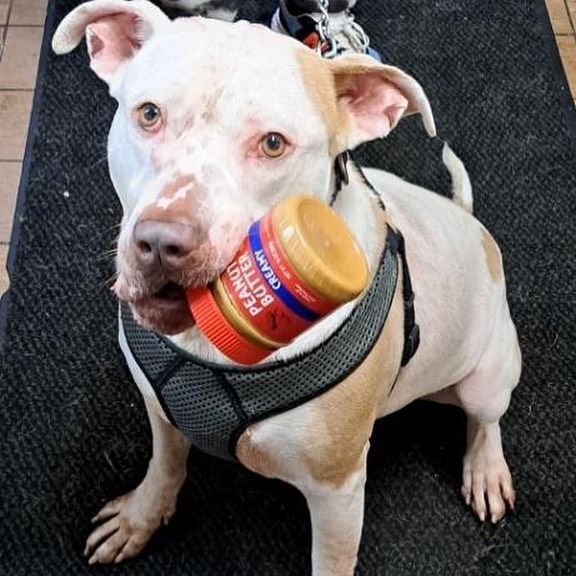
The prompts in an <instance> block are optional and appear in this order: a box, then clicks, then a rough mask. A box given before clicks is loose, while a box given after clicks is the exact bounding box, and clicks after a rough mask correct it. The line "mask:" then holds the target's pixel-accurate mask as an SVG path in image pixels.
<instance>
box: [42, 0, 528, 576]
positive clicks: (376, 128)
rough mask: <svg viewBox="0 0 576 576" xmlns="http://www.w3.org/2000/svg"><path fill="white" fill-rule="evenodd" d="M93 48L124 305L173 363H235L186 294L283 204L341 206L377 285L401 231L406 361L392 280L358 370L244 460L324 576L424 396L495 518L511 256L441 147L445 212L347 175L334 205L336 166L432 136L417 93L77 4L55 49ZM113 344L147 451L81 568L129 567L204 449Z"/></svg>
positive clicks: (510, 359) (211, 26) (270, 430)
mask: <svg viewBox="0 0 576 576" xmlns="http://www.w3.org/2000/svg"><path fill="white" fill-rule="evenodd" d="M84 35H85V37H86V41H87V47H88V52H89V55H90V66H91V68H92V70H93V71H94V72H95V73H96V74H97V75H98V76H99V77H100V78H101V79H102V80H104V81H105V82H106V83H107V84H108V87H109V90H110V94H111V95H112V97H114V98H115V99H116V100H117V102H118V109H117V112H116V114H115V117H114V120H113V123H112V127H111V129H110V134H109V140H108V161H109V165H110V174H111V178H112V181H113V184H114V187H115V189H116V191H117V193H118V195H119V197H120V200H121V203H122V207H123V211H124V215H123V219H122V226H121V233H120V237H119V240H118V254H117V271H118V277H117V280H116V283H115V285H114V288H113V290H114V292H115V293H116V295H117V296H118V298H119V299H120V300H121V301H123V302H125V303H128V304H129V308H130V309H131V311H132V314H133V316H134V318H135V319H136V321H137V322H138V323H139V324H141V325H143V326H146V327H147V328H151V329H152V330H154V331H156V332H159V333H162V334H165V335H168V337H169V341H170V345H171V347H172V348H174V349H180V350H184V351H186V352H187V353H189V354H190V355H192V356H193V357H194V358H198V359H199V361H200V362H208V363H210V365H212V366H222V367H226V366H227V365H229V364H230V363H229V361H228V360H227V359H226V358H225V357H223V356H222V355H221V354H220V353H219V352H218V351H217V350H216V349H215V348H213V347H212V345H211V344H210V343H209V342H207V341H206V340H205V339H204V338H203V336H202V334H201V333H200V332H199V331H198V330H197V328H196V327H195V326H194V322H193V319H192V318H191V316H190V314H189V313H188V310H187V307H186V303H185V299H184V289H185V288H187V287H195V286H199V285H206V284H207V283H209V282H210V281H212V280H214V279H215V278H216V277H217V276H218V275H219V274H220V273H221V272H222V271H223V269H224V268H225V267H226V266H227V264H228V263H229V262H230V260H231V259H232V257H233V256H234V254H235V251H236V250H237V248H238V247H239V245H240V243H241V241H242V239H243V238H244V236H245V234H246V232H247V229H248V227H249V225H250V224H251V223H252V222H254V221H255V220H257V219H258V218H260V217H261V216H262V215H263V214H265V213H266V212H268V211H269V210H270V208H271V207H272V206H274V205H275V204H276V203H277V202H278V201H279V200H280V199H281V198H284V197H285V196H287V195H290V194H293V193H296V192H299V193H300V192H306V193H308V194H311V195H313V196H315V197H317V198H319V199H321V200H322V201H324V202H326V203H328V202H330V199H331V198H332V197H333V196H334V195H335V199H334V202H333V208H334V209H335V210H336V211H337V212H338V213H339V214H340V216H341V217H342V218H343V219H344V220H345V222H346V223H347V225H348V226H349V228H350V230H351V231H352V232H353V234H354V235H355V237H356V239H357V241H358V244H359V246H360V247H361V249H362V250H363V252H364V254H365V256H366V259H367V261H368V263H369V266H370V269H371V271H372V274H373V275H374V274H375V273H376V271H377V269H378V267H379V261H380V259H381V254H382V251H383V249H384V246H385V244H386V242H387V238H388V236H387V233H386V231H387V230H390V229H394V230H398V231H400V232H401V233H402V234H403V237H404V239H405V247H406V248H405V254H406V256H405V260H406V264H407V265H408V269H409V272H410V275H411V281H412V286H413V289H414V292H415V294H416V300H415V310H416V317H417V322H418V324H419V326H420V329H421V344H420V347H419V349H418V351H417V352H416V354H415V355H414V357H413V358H412V359H411V360H410V362H408V364H406V365H405V366H402V367H401V358H402V354H403V346H404V325H405V324H404V320H405V318H404V315H405V309H406V306H405V302H404V299H403V285H404V286H405V285H406V282H407V277H406V275H405V273H403V271H402V269H401V268H399V270H400V272H399V277H398V281H397V283H396V287H395V289H394V292H393V294H392V298H391V305H390V309H389V312H388V316H387V319H386V322H385V325H384V328H383V329H382V331H381V333H380V334H379V335H378V338H377V341H376V342H375V343H374V345H373V347H372V348H371V349H370V351H369V353H368V354H367V356H366V358H365V359H364V360H363V361H362V362H361V364H360V365H359V366H358V367H356V368H355V369H354V370H353V371H352V372H351V373H350V374H348V375H346V376H345V377H344V378H343V379H342V381H341V382H339V383H338V384H336V385H334V386H333V387H331V388H330V389H329V390H326V391H325V392H324V393H322V394H319V395H317V396H316V397H314V398H313V399H312V400H309V401H306V402H304V403H302V404H300V405H298V406H297V407H294V408H290V409H288V410H286V411H284V412H282V413H279V414H276V415H273V416H270V417H268V418H265V419H263V420H261V421H259V422H255V423H252V424H250V425H249V426H247V427H246V428H245V429H244V430H243V432H242V434H241V435H240V436H239V437H238V438H237V441H236V442H235V444H234V445H233V449H234V456H235V457H236V458H237V459H238V460H239V461H240V462H241V463H242V464H243V465H245V466H246V467H247V468H249V469H250V470H252V471H255V472H257V473H260V474H262V475H264V476H266V477H270V478H279V479H282V480H284V481H286V482H289V483H290V484H292V485H293V486H295V487H296V488H298V489H299V490H300V491H301V492H302V493H303V494H304V496H305V498H306V501H307V504H308V507H309V511H310V516H311V522H312V532H313V539H312V540H313V541H312V573H313V574H314V576H335V575H342V576H343V575H350V574H353V572H354V567H355V564H356V558H357V551H358V546H359V542H360V536H361V530H362V521H363V509H364V483H365V478H366V456H367V453H368V447H369V439H370V435H371V432H372V428H373V424H374V421H375V420H376V419H377V418H381V417H383V416H385V415H387V414H390V413H392V412H395V411H397V410H399V409H401V408H402V407H403V406H406V405H407V404H409V403H410V402H412V401H413V400H415V399H417V398H425V399H429V400H434V401H438V402H443V403H449V404H454V405H456V406H459V407H461V408H462V409H463V410H464V411H465V412H466V414H467V418H468V430H467V435H468V439H467V450H466V454H465V456H464V466H463V479H462V495H463V498H464V500H465V502H466V504H468V505H470V506H471V507H472V509H473V511H474V512H475V513H476V515H477V516H478V517H479V519H480V520H481V521H484V520H486V519H490V520H491V521H492V522H497V521H499V520H500V519H501V518H502V517H503V516H504V514H505V512H506V509H507V508H513V507H514V501H515V493H514V489H513V485H512V479H511V475H510V472H509V469H508V465H507V463H506V460H505V458H504V454H503V450H502V443H501V437H500V425H499V420H500V418H501V417H502V415H503V414H504V412H505V411H506V409H507V407H508V404H509V401H510V396H511V392H512V390H513V388H514V387H515V386H516V384H517V382H518V380H519V376H520V371H521V354H520V349H519V346H518V341H517V335H516V329H515V327H514V324H513V323H512V320H511V318H510V313H509V309H508V304H507V301H506V288H505V280H504V275H503V270H502V259H501V255H500V252H499V249H498V246H497V245H496V243H495V241H494V239H493V238H492V236H491V235H490V234H489V232H488V231H487V230H486V228H484V226H483V225H482V224H481V223H480V222H479V221H478V220H476V219H475V218H474V217H473V216H472V215H471V213H470V212H471V208H472V196H471V190H470V184H469V180H468V178H467V175H466V172H465V170H464V168H463V166H462V164H461V163H460V161H459V160H458V159H457V158H456V156H455V155H454V154H453V153H452V152H451V151H450V150H449V149H446V150H445V153H444V160H445V163H446V165H447V166H448V168H449V170H450V172H451V174H452V177H453V180H454V198H453V200H452V201H451V200H448V199H446V198H444V197H442V196H440V195H438V194H435V193H432V192H430V191H427V190H425V189H423V188H420V187H417V186H415V185H412V184H410V183H407V182H405V181H403V180H401V179H399V178H397V177H396V176H394V175H392V174H389V173H386V172H383V171H379V170H373V169H370V170H365V172H364V174H362V173H361V172H360V170H358V169H356V168H354V167H352V168H350V170H349V174H348V181H347V182H346V181H344V182H343V183H342V185H341V189H340V190H339V192H338V193H337V194H335V188H336V184H337V183H336V175H335V172H334V169H333V166H334V161H335V158H337V157H338V155H339V154H341V153H342V152H344V151H346V150H350V149H353V148H354V147H355V146H357V145H358V144H360V143H362V142H366V141H369V140H372V139H376V138H382V137H384V136H386V135H387V134H388V133H389V132H390V131H391V130H392V129H393V128H394V127H395V126H396V125H397V124H398V122H399V121H400V119H401V118H402V117H403V116H406V115H408V114H415V113H418V114H420V115H421V117H422V120H423V123H424V126H425V128H426V129H427V131H428V133H429V134H430V135H434V133H435V127H434V120H433V117H432V113H431V110H430V105H429V103H428V100H427V98H426V96H425V94H424V92H423V90H422V88H421V86H420V85H419V84H418V83H417V82H416V81H415V80H414V79H412V78H411V77H410V76H408V75H407V74H405V73H403V72H402V71H400V70H399V69H397V68H395V67H391V66H385V65H382V64H379V63H377V62H375V61H373V60H371V59H370V58H367V57H365V56H359V55H353V56H341V57H339V58H336V59H334V60H330V61H328V60H324V59H322V58H321V57H320V56H318V55H317V54H316V53H314V52H313V51H311V50H310V49H308V48H307V47H305V46H304V45H301V44H299V43H298V42H296V41H295V40H293V39H291V38H288V37H285V36H281V35H278V34H275V33H273V32H271V31H270V30H268V29H267V28H265V27H263V26H260V25H255V24H249V23H247V22H238V23H235V24H231V23H225V22H220V21H216V20H207V19H203V18H200V17H191V18H182V19H177V20H175V21H170V20H169V19H168V18H167V17H166V16H165V15H164V14H163V12H162V11H161V10H159V9H158V8H157V7H156V6H154V5H153V4H150V3H148V2H146V1H144V0H135V1H133V2H124V1H120V0H94V1H92V2H88V3H85V4H83V5H81V6H79V7H78V8H76V9H75V10H74V11H73V12H71V13H70V14H69V15H68V16H67V17H66V18H65V19H64V21H63V22H62V23H61V24H60V26H59V28H58V30H57V31H56V34H55V36H54V39H53V47H54V50H55V51H56V52H57V53H59V54H64V53H67V52H69V51H71V50H73V49H74V48H75V47H76V46H77V45H78V44H79V43H80V41H81V39H82V37H83V36H84ZM368 181H369V182H370V183H371V185H370V184H369V183H368ZM374 190H376V191H377V192H376V193H375V192H374ZM381 203H383V205H384V206H385V210H383V209H382V207H381V205H380V204H381ZM399 258H401V256H399ZM361 302H362V296H360V298H359V299H357V300H355V301H353V302H351V303H349V304H346V305H344V306H342V307H341V308H339V309H338V310H337V311H336V312H334V313H333V314H331V315H329V316H328V317H326V318H325V319H323V320H322V321H320V322H319V323H318V324H317V325H315V326H314V327H313V328H311V329H310V330H308V331H307V332H305V333H304V334H302V335H301V336H300V337H298V338H297V339H296V340H295V341H294V342H293V343H291V344H290V345H288V346H286V347H284V348H282V349H280V350H278V351H277V352H275V353H274V354H273V355H272V356H270V357H269V358H268V359H266V360H265V361H263V364H264V365H267V364H274V363H280V364H282V363H289V362H292V361H293V360H294V359H295V358H299V357H302V356H305V355H306V354H308V353H309V352H310V351H312V350H316V349H318V348H322V346H321V345H323V343H325V342H327V341H328V340H329V339H330V338H331V337H332V336H333V335H334V334H335V333H336V332H337V331H338V329H339V327H340V326H342V325H343V324H344V323H345V322H346V321H347V318H349V317H350V316H351V315H352V314H354V310H355V309H356V308H357V307H358V306H359V305H360V304H359V303H361ZM120 343H121V346H122V349H123V350H124V352H125V355H126V358H127V361H128V364H129V366H130V369H131V371H132V374H133V376H134V379H135V380H136V382H137V384H138V386H139V388H140V390H141V392H142V394H143V396H144V400H145V404H146V408H147V412H148V416H149V418H150V423H151V427H152V433H153V454H152V458H151V461H150V465H149V468H148V471H147V473H146V476H145V478H144V480H143V481H142V483H141V484H140V485H139V486H138V487H137V488H136V489H135V490H133V491H132V492H130V493H128V494H125V495H124V496H121V497H119V498H117V499H115V500H112V501H111V502H109V503H107V504H106V505H105V506H104V507H103V508H102V510H100V512H98V514H97V515H96V516H95V518H94V519H93V521H94V523H96V524H97V526H96V527H95V529H94V531H93V532H92V534H91V535H90V536H89V538H88V541H87V544H86V552H85V553H86V555H87V556H89V562H90V563H91V564H93V563H106V562H120V561H122V560H124V559H126V558H130V557H133V556H135V555H136V554H138V553H139V552H140V551H141V550H142V549H143V547H144V546H145V544H146V543H147V542H148V540H149V539H150V537H151V536H152V535H153V533H154V532H155V531H156V530H157V529H158V527H159V526H160V525H161V524H163V523H166V522H168V520H169V519H170V517H171V516H172V515H173V513H174V511H175V505H176V499H177V495H178V492H179V490H180V488H181V486H182V484H183V482H184V479H185V476H186V460H187V457H188V453H189V450H190V446H191V442H192V441H193V438H192V439H190V438H188V437H187V436H185V435H184V434H183V433H182V432H181V431H179V430H178V429H177V428H176V427H174V426H173V425H172V423H171V421H170V420H169V419H168V418H167V415H166V413H165V410H164V406H163V404H161V403H160V402H159V400H158V397H157V394H156V393H155V391H154V390H153V389H152V387H151V385H150V381H149V378H147V377H146V374H145V373H144V371H143V370H142V369H141V368H140V366H139V364H138V363H137V362H135V360H134V356H133V354H132V352H131V350H130V348H129V346H127V345H126V335H125V334H124V332H123V328H122V325H121V327H120ZM349 346H350V347H354V346H355V342H350V343H349ZM336 364H337V362H336ZM290 384H291V383H290V382H284V383H283V386H284V388H288V387H290Z"/></svg>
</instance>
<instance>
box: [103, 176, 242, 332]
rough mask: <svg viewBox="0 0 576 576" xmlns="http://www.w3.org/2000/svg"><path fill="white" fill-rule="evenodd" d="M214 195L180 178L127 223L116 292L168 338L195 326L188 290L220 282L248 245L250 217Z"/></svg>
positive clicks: (142, 320)
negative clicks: (239, 251) (244, 244)
mask: <svg viewBox="0 0 576 576" xmlns="http://www.w3.org/2000/svg"><path fill="white" fill-rule="evenodd" d="M212 197H213V191H212V190H209V189H208V188H207V187H206V186H203V185H199V184H198V183H197V181H196V179H195V178H194V177H193V176H176V177H174V178H173V179H172V181H171V182H170V183H169V184H167V185H165V186H164V187H163V188H162V190H161V191H160V193H159V194H158V195H157V196H156V197H155V198H154V199H153V200H151V201H148V203H147V204H146V205H145V206H143V207H142V208H141V209H140V211H139V213H137V215H136V214H135V215H133V218H131V219H128V220H127V221H126V223H125V227H124V228H123V229H122V232H121V235H120V240H119V243H118V257H117V267H118V280H117V281H116V283H115V285H114V292H115V293H116V295H117V296H118V297H119V298H120V299H121V300H125V301H127V302H128V303H129V304H130V306H131V308H132V311H133V313H134V315H135V317H136V319H137V320H138V321H139V322H140V323H141V324H143V325H144V326H147V327H149V328H152V329H154V330H156V331H158V332H162V333H164V334H176V333H178V332H181V331H182V330H185V329H186V328H188V327H190V326H191V325H192V322H193V320H192V318H191V317H190V313H189V311H188V308H187V304H186V298H185V290H186V288H188V287H196V286H201V285H206V284H208V283H209V282H211V281H212V280H214V279H215V278H216V277H217V276H218V275H219V274H220V273H221V272H222V270H223V269H224V268H225V267H226V266H227V265H228V263H229V262H230V261H231V260H232V258H233V256H234V254H235V252H236V250H237V249H238V247H239V245H240V243H241V242H242V239H243V237H244V235H245V234H246V231H247V228H248V225H249V221H250V219H249V218H247V217H243V216H242V211H241V210H240V209H239V208H238V207H237V206H226V203H225V202H219V203H218V202H211V198H212Z"/></svg>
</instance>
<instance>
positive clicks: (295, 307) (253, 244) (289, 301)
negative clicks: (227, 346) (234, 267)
mask: <svg viewBox="0 0 576 576" xmlns="http://www.w3.org/2000/svg"><path fill="white" fill-rule="evenodd" d="M248 241H249V242H250V249H251V250H252V256H253V258H254V262H255V263H256V268H257V269H258V271H259V272H260V275H261V276H262V278H264V280H265V281H266V283H267V284H268V286H270V290H272V291H273V292H274V294H276V295H277V296H278V298H280V300H282V302H283V303H284V304H285V305H286V307H287V308H289V309H290V310H291V311H292V312H294V313H295V314H298V316H300V317H301V318H304V320H309V321H310V322H313V321H314V320H318V318H319V315H318V314H317V313H316V312H314V311H313V310H310V308H307V307H306V306H304V304H302V303H301V302H300V301H299V300H297V299H296V298H295V297H294V296H293V295H292V293H291V292H290V291H289V290H288V289H287V288H286V287H285V286H284V284H282V282H281V280H280V278H278V276H276V274H275V277H276V278H277V279H278V283H279V285H280V286H279V287H277V286H273V285H272V282H271V281H270V280H269V279H268V278H266V276H265V274H264V272H263V270H262V265H263V264H261V263H260V262H259V261H258V258H257V257H256V254H255V253H256V252H262V255H263V256H264V259H265V263H266V264H268V266H269V267H270V270H272V266H271V265H270V262H269V260H268V256H266V253H265V252H264V247H263V245H262V238H261V237H260V222H254V224H252V226H250V230H249V232H248Z"/></svg>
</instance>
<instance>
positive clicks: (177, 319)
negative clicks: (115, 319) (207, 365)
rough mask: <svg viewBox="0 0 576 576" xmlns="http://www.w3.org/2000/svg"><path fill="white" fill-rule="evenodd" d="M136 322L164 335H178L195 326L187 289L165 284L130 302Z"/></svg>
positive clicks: (174, 284) (171, 283) (177, 285)
mask: <svg viewBox="0 0 576 576" xmlns="http://www.w3.org/2000/svg"><path fill="white" fill-rule="evenodd" d="M129 304H130V307H131V308H132V313H133V314H134V318H135V319H136V321H137V322H138V323H139V324H141V325H142V326H145V327H146V328H151V329H152V330H155V331H156V332H161V333H162V334H168V335H173V334H178V333H179V332H183V331H184V330H186V329H188V328H191V327H192V326H193V325H194V319H193V317H192V315H191V314H190V310H189V308H188V304H187V302H186V292H185V289H184V288H183V287H182V286H180V285H179V284H176V283H175V282H168V283H166V284H164V285H163V286H162V287H161V288H160V289H159V290H157V291H156V292H153V293H152V294H149V295H146V296H143V297H140V298H136V299H134V300H129Z"/></svg>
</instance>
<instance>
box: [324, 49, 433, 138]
mask: <svg viewBox="0 0 576 576" xmlns="http://www.w3.org/2000/svg"><path fill="white" fill-rule="evenodd" d="M329 65H330V68H331V70H332V75H333V77H334V84H335V88H336V97H337V103H338V108H339V111H340V114H341V116H342V117H343V122H342V123H341V125H342V127H343V130H344V132H345V133H344V134H340V135H339V139H340V140H341V142H342V144H343V145H344V147H345V148H350V149H351V148H354V147H355V146H357V145H358V144H361V143H362V142H366V141H368V140H374V139H375V138H383V137H384V136H387V135H388V134H389V133H390V132H391V131H392V130H393V129H394V128H395V127H396V125H397V124H398V122H399V121H400V119H401V118H402V117H403V116H407V115H409V114H416V113H420V114H422V121H423V122H424V126H425V128H426V130H427V132H428V134H429V135H430V136H435V135H436V127H435V125H434V117H433V116H432V110H431V108H430V103H429V102H428V98H426V94H425V93H424V90H423V89H422V87H421V86H420V84H418V82H416V80H414V78H412V77H411V76H408V74H406V73H404V72H402V71H401V70H399V69H398V68H395V67H394V66H386V65H384V64H380V63H378V62H376V61H375V60H374V59H372V58H370V57H368V56H361V55H350V56H341V57H338V58H335V59H334V60H331V61H330V62H329Z"/></svg>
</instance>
